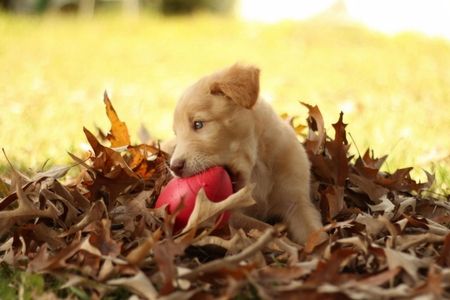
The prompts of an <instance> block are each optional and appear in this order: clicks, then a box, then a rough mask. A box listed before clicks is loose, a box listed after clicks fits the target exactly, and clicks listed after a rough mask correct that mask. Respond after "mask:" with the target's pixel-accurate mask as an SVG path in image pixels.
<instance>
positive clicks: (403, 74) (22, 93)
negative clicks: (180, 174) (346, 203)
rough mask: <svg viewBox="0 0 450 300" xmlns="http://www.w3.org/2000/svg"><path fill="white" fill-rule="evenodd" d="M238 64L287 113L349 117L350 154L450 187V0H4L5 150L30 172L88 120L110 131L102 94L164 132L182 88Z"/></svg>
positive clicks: (78, 135)
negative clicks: (313, 110) (258, 74)
mask: <svg viewBox="0 0 450 300" xmlns="http://www.w3.org/2000/svg"><path fill="white" fill-rule="evenodd" d="M235 62H242V63H247V64H254V65H257V66H258V67H259V68H260V69H261V70H262V78H261V93H262V96H263V97H264V98H265V99H266V100H267V101H269V102H271V103H272V104H273V106H274V107H275V109H276V110H277V112H279V113H280V114H281V113H285V112H286V113H289V114H291V115H298V116H300V120H302V121H303V120H304V119H305V118H306V115H307V111H306V109H305V108H303V107H302V106H301V105H300V104H299V101H304V102H308V103H310V104H317V105H319V107H320V109H321V110H322V113H323V115H324V118H325V122H326V124H328V125H329V126H328V128H329V134H334V132H333V131H332V127H331V123H334V122H336V120H337V118H338V115H339V112H340V111H344V113H345V115H344V120H345V122H346V123H349V126H348V127H347V128H348V130H349V132H350V133H351V135H352V139H353V143H354V144H355V145H356V146H357V147H352V151H353V152H354V153H357V151H358V150H359V151H360V152H364V151H365V150H366V148H367V147H368V146H370V147H371V148H373V149H374V151H375V155H376V156H382V155H384V154H389V158H388V160H387V163H386V165H385V169H386V170H388V171H389V170H391V171H393V170H395V169H396V168H399V167H407V166H415V167H416V168H415V170H416V173H415V174H416V176H418V178H423V176H422V177H420V176H421V169H422V168H424V169H426V170H429V171H433V172H436V175H437V177H438V188H439V189H444V190H447V191H448V188H449V186H450V137H449V133H450V0H409V1H406V0H397V1H387V0H377V1H371V0H342V1H339V0H316V1H307V0H297V1H287V0H259V1H258V0H223V1H220V0H0V147H2V148H4V149H5V151H6V153H7V155H8V157H9V158H10V160H11V161H13V163H14V164H16V166H19V167H20V168H22V169H25V170H26V169H33V170H40V169H41V168H47V167H48V166H50V165H54V164H61V163H66V162H69V161H70V160H69V157H68V155H67V154H66V152H67V151H70V152H73V153H75V154H76V153H81V151H83V150H84V149H86V147H87V145H86V141H85V138H84V136H83V130H82V128H83V126H86V127H87V128H88V129H90V130H91V131H95V128H96V127H97V126H98V127H100V128H102V129H103V130H105V131H107V130H108V129H109V124H108V120H107V118H106V115H105V113H104V104H103V101H102V100H103V92H104V90H107V91H108V93H109V95H110V98H111V100H112V102H113V105H114V106H115V108H116V111H117V112H118V114H119V116H120V118H121V119H122V120H124V121H125V122H126V123H127V125H128V128H129V130H130V133H131V135H132V139H133V141H134V142H136V143H138V142H140V141H139V138H138V131H139V130H140V128H141V126H144V127H145V128H147V129H148V130H149V131H150V133H151V134H152V137H153V138H154V139H166V138H168V137H170V136H171V122H172V111H173V109H174V106H175V103H176V100H177V99H178V97H179V96H180V95H181V93H182V92H183V90H184V89H185V88H186V87H187V86H188V85H190V84H192V83H193V82H194V81H196V80H197V79H198V78H199V77H201V76H203V75H205V74H208V73H210V72H212V71H215V70H217V69H220V68H223V67H225V66H228V65H231V64H233V63H235ZM6 166H7V162H6V159H5V158H4V157H3V156H2V157H1V158H0V171H1V172H2V173H3V172H5V170H6V168H7V167H6ZM44 166H45V167H44Z"/></svg>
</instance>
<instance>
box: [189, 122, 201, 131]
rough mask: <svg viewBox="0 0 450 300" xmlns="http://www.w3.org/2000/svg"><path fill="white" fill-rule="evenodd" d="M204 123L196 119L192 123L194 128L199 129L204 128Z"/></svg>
mask: <svg viewBox="0 0 450 300" xmlns="http://www.w3.org/2000/svg"><path fill="white" fill-rule="evenodd" d="M203 125H204V123H203V121H194V123H193V124H192V128H193V129H194V130H199V129H202V128H203Z"/></svg>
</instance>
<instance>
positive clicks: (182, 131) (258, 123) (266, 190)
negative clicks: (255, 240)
mask: <svg viewBox="0 0 450 300" xmlns="http://www.w3.org/2000/svg"><path fill="white" fill-rule="evenodd" d="M258 94H259V70H258V69H257V68H254V67H246V66H241V65H234V66H232V67H230V68H228V69H225V70H222V71H219V72H217V73H214V74H212V75H209V76H206V77H204V78H202V79H200V80H199V81H198V82H197V83H195V84H194V85H192V86H191V87H190V88H188V89H187V91H186V92H185V93H184V95H183V96H182V97H181V99H180V100H179V102H178V105H177V107H176V109H175V114H174V125H173V129H174V132H175V135H176V139H175V145H174V148H173V149H172V150H173V153H172V157H171V160H170V168H171V170H172V172H173V173H174V174H175V175H176V176H180V177H187V176H191V175H193V174H196V173H199V172H201V171H203V170H205V169H207V168H209V167H212V166H223V167H225V168H226V169H227V170H228V172H229V173H230V175H231V177H232V180H233V182H234V190H235V191H237V190H239V189H240V188H242V187H244V186H245V185H247V184H249V183H254V184H256V186H255V188H254V190H253V197H254V199H255V200H256V205H254V206H252V207H250V208H247V209H246V210H244V213H245V214H246V215H248V216H251V217H254V218H257V219H259V220H267V219H268V218H270V217H281V218H282V219H283V220H284V221H285V223H286V224H287V227H288V230H289V233H290V235H291V238H292V239H293V240H294V241H296V242H299V243H304V242H305V241H306V239H307V237H308V235H309V234H310V233H311V232H312V231H315V230H317V229H319V228H320V227H321V226H322V224H321V218H320V214H319V212H318V211H317V209H316V208H315V206H314V205H313V204H312V203H311V201H310V197H309V192H310V170H309V169H310V163H309V161H308V158H307V155H306V152H305V150H304V148H303V146H302V145H301V144H300V142H299V141H298V140H297V137H296V135H295V133H294V131H293V130H292V128H291V127H290V126H289V125H287V124H286V123H285V122H283V121H282V120H281V119H280V118H279V117H278V116H277V115H276V113H275V112H274V111H273V109H272V108H271V107H270V105H269V104H267V103H266V102H264V101H262V100H261V99H258ZM169 152H172V151H170V150H169Z"/></svg>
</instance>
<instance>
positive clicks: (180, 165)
mask: <svg viewBox="0 0 450 300" xmlns="http://www.w3.org/2000/svg"><path fill="white" fill-rule="evenodd" d="M185 164H186V161H185V160H184V159H175V160H174V161H172V162H171V163H170V170H172V172H173V173H174V174H175V175H177V176H181V174H182V173H183V170H184V166H185Z"/></svg>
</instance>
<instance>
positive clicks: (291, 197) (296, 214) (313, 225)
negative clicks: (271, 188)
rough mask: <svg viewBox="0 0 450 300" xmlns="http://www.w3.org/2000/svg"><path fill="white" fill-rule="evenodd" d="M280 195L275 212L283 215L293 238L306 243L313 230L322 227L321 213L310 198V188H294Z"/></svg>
mask: <svg viewBox="0 0 450 300" xmlns="http://www.w3.org/2000/svg"><path fill="white" fill-rule="evenodd" d="M278 196H279V198H278V203H277V205H276V208H275V209H274V212H275V213H276V214H277V215H280V216H282V217H283V219H284V222H285V224H286V225H287V228H288V232H289V235H290V237H291V238H292V240H293V241H295V242H297V243H300V244H304V243H305V242H306V241H307V240H308V236H309V235H310V234H311V233H312V232H315V231H317V230H319V229H320V228H321V227H322V221H321V215H320V213H319V211H318V210H317V208H316V207H315V206H314V204H313V203H312V202H311V200H310V198H309V190H308V189H304V190H302V189H298V188H293V189H289V190H284V191H283V192H282V193H279V194H278ZM321 235H323V237H325V236H326V235H325V234H321ZM321 238H322V237H321Z"/></svg>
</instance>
